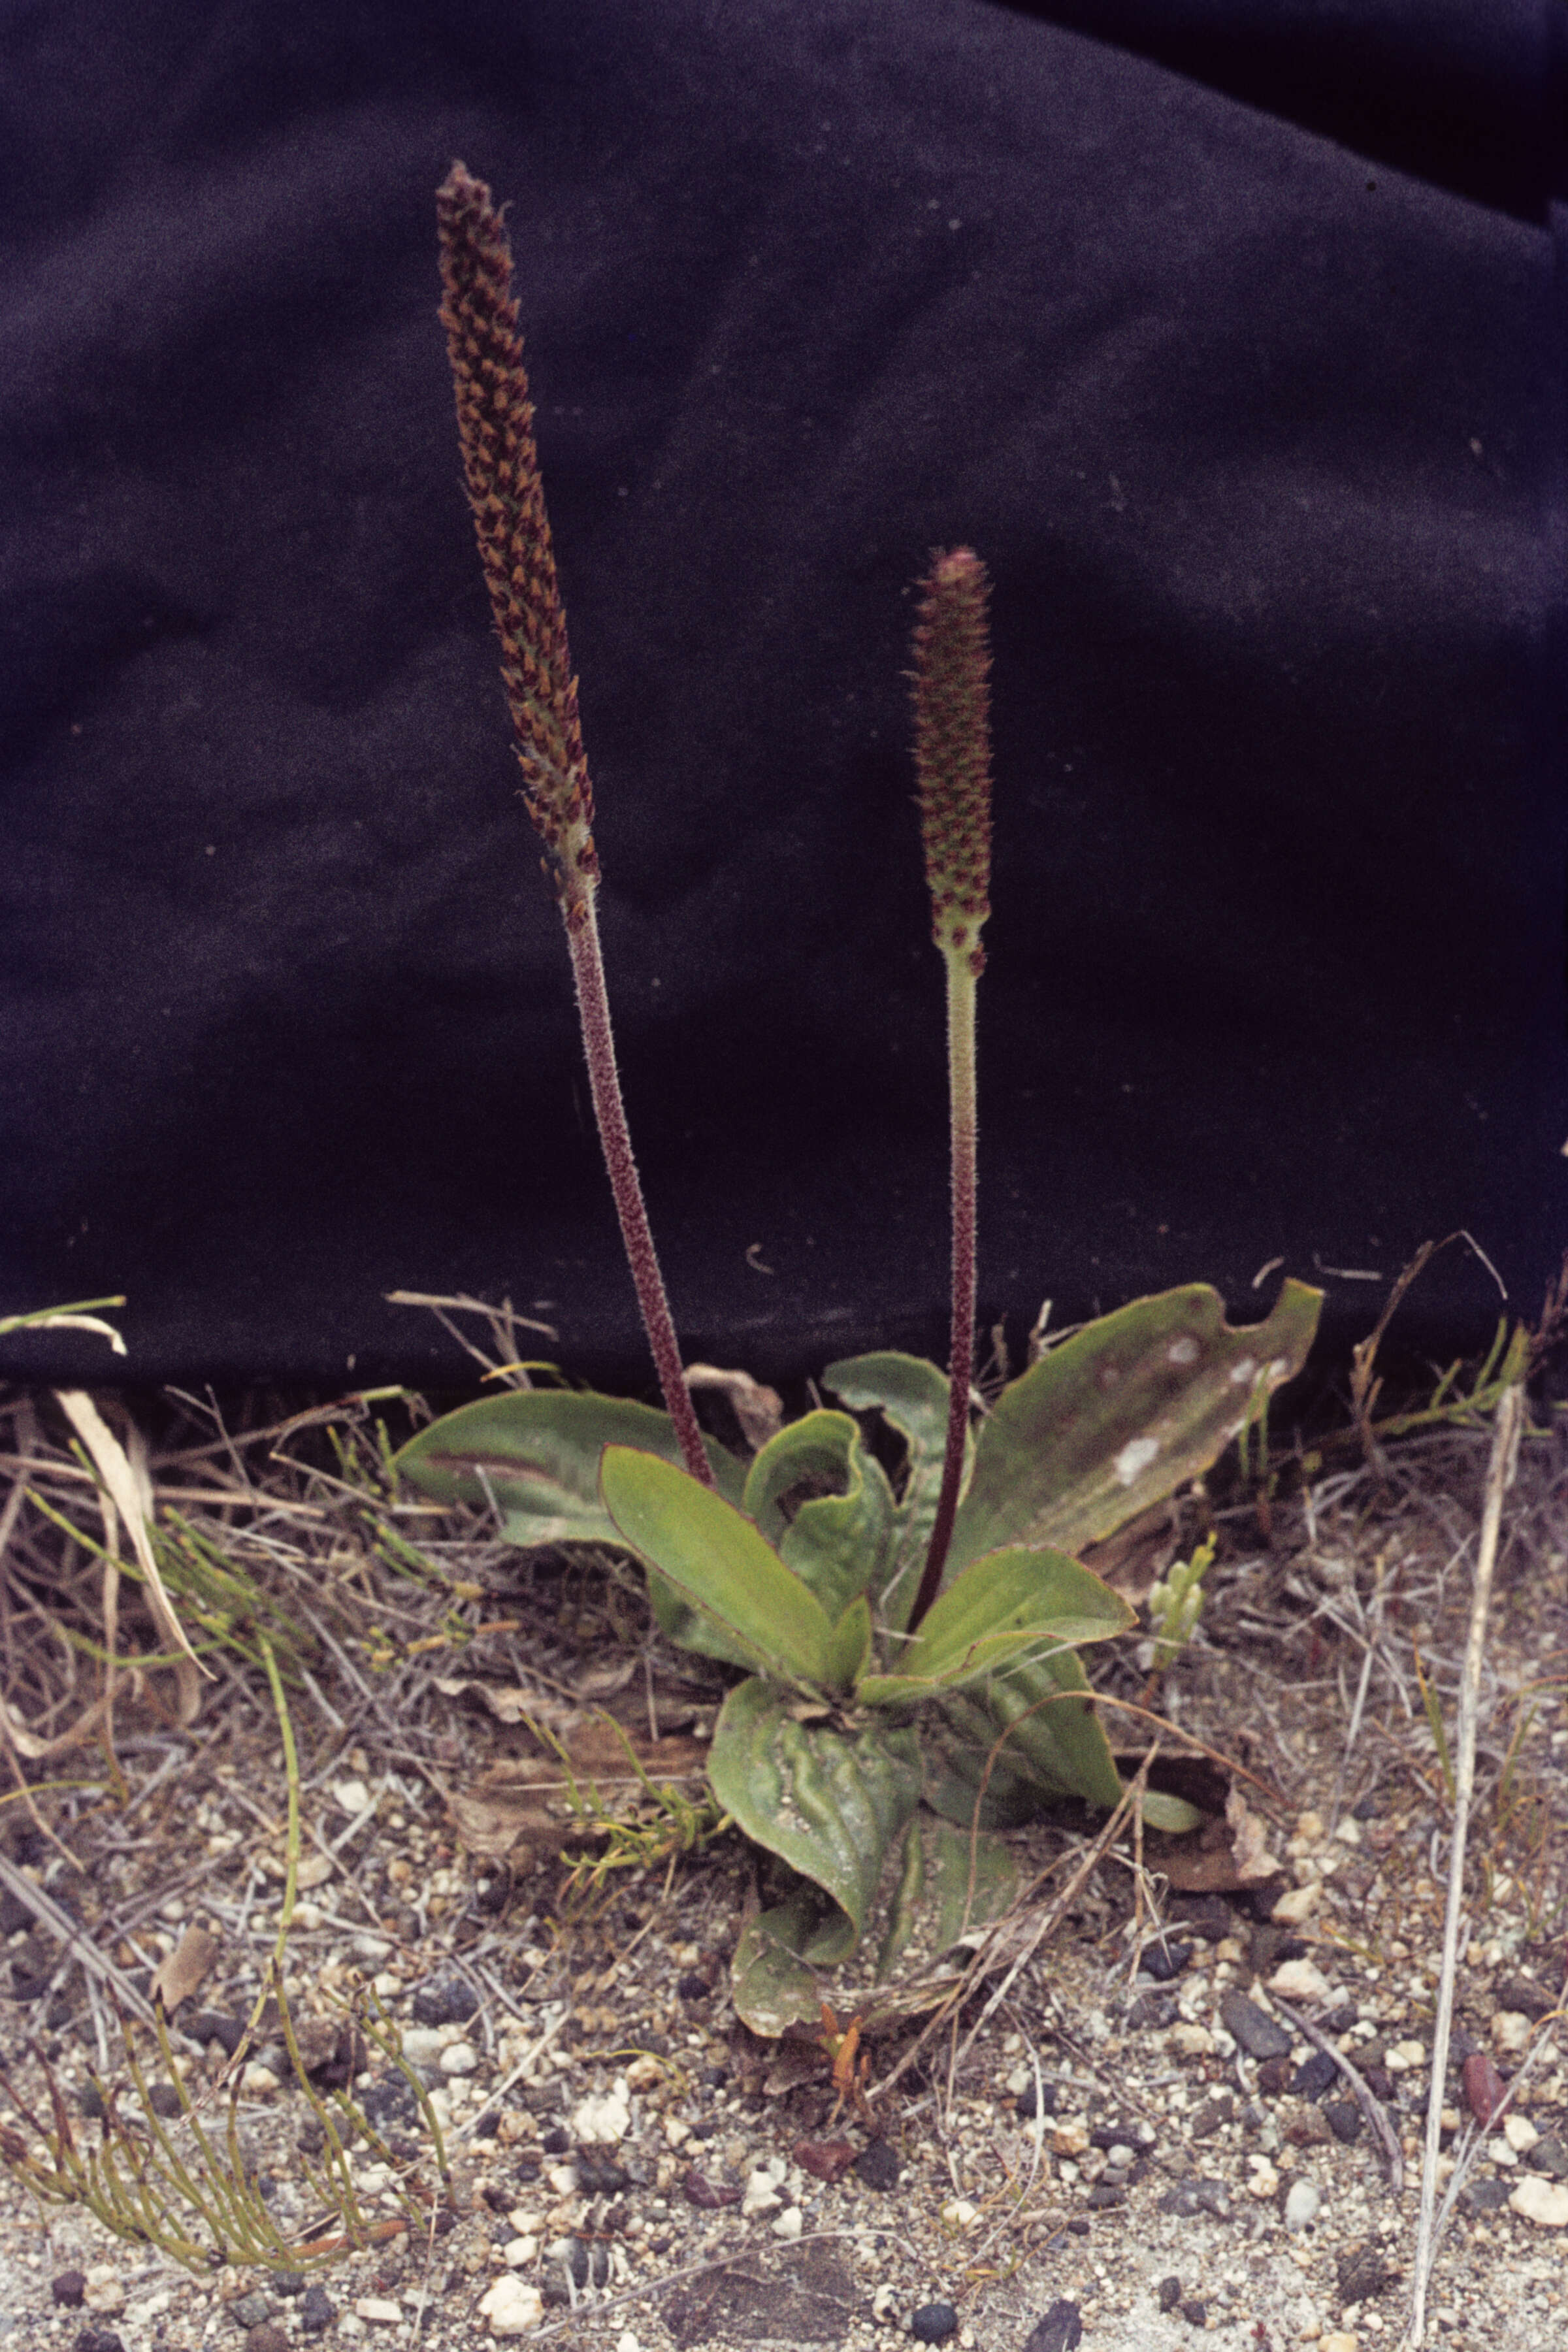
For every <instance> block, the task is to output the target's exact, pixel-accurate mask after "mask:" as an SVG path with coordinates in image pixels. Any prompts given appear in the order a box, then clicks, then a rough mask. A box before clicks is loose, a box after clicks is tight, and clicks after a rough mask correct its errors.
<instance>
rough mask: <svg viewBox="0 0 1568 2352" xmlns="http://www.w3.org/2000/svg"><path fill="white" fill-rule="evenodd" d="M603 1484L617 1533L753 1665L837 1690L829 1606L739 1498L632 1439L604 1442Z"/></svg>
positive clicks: (781, 1676) (789, 1678) (792, 1679)
mask: <svg viewBox="0 0 1568 2352" xmlns="http://www.w3.org/2000/svg"><path fill="white" fill-rule="evenodd" d="M599 1484H600V1489H601V1492H602V1493H603V1495H604V1498H605V1509H606V1510H607V1511H608V1513H609V1515H610V1518H611V1520H612V1521H613V1523H614V1526H615V1530H616V1540H617V1541H619V1542H621V1543H624V1544H626V1545H628V1546H629V1548H630V1549H632V1550H633V1551H635V1552H637V1553H638V1554H640V1556H641V1557H642V1558H643V1559H647V1560H649V1561H651V1562H652V1563H653V1565H654V1566H655V1567H656V1568H657V1569H658V1571H659V1573H660V1575H662V1576H664V1577H667V1578H668V1580H669V1582H670V1583H671V1584H672V1585H673V1586H674V1587H675V1590H676V1591H677V1592H678V1593H679V1597H680V1599H681V1600H682V1601H685V1602H686V1604H687V1605H688V1607H689V1608H691V1609H695V1610H696V1611H697V1612H699V1613H700V1615H701V1616H702V1617H704V1618H706V1619H708V1620H709V1621H710V1622H711V1623H713V1624H714V1625H716V1626H718V1628H719V1629H720V1630H721V1633H724V1634H725V1635H726V1636H727V1637H728V1638H729V1639H730V1640H731V1641H732V1642H733V1643H734V1644H735V1646H736V1648H737V1649H738V1650H739V1651H740V1652H741V1654H742V1656H743V1657H744V1659H745V1662H746V1663H747V1664H749V1665H751V1666H752V1668H753V1669H754V1670H756V1671H757V1672H760V1673H762V1674H764V1675H771V1676H773V1677H774V1678H775V1679H777V1680H781V1681H786V1682H795V1683H805V1684H807V1685H812V1686H814V1687H815V1688H816V1689H818V1690H822V1689H827V1688H829V1687H831V1674H832V1667H833V1663H834V1648H833V1627H832V1625H831V1624H830V1622H828V1618H827V1615H826V1612H825V1611H824V1610H823V1609H822V1607H821V1606H820V1604H819V1603H818V1602H817V1601H815V1600H814V1599H813V1598H812V1596H811V1594H810V1593H809V1592H808V1591H806V1589H805V1585H804V1584H803V1583H802V1582H801V1580H800V1579H799V1577H798V1576H795V1575H793V1574H792V1573H791V1571H790V1570H788V1569H787V1568H786V1567H785V1566H784V1562H783V1560H782V1559H780V1558H779V1556H778V1554H777V1552H776V1551H774V1550H773V1547H772V1545H771V1544H769V1543H767V1542H765V1541H764V1539H763V1537H762V1536H761V1535H759V1534H758V1532H757V1529H756V1528H754V1527H753V1526H752V1522H751V1520H750V1519H748V1518H747V1517H744V1515H743V1514H742V1512H740V1511H738V1510H737V1509H736V1507H735V1506H734V1504H733V1503H727V1502H725V1500H724V1498H723V1496H721V1495H716V1494H714V1492H713V1491H712V1489H711V1487H709V1486H700V1485H699V1484H698V1482H697V1480H696V1479H695V1478H692V1477H689V1476H688V1475H687V1473H686V1472H685V1471H684V1470H681V1469H679V1468H677V1467H676V1466H675V1465H674V1464H672V1463H668V1462H664V1461H661V1460H660V1459H659V1457H658V1454H643V1453H640V1452H638V1451H637V1449H636V1448H634V1447H632V1446H628V1445H607V1446H606V1447H605V1453H604V1458H603V1461H602V1462H601V1464H600V1467H599Z"/></svg>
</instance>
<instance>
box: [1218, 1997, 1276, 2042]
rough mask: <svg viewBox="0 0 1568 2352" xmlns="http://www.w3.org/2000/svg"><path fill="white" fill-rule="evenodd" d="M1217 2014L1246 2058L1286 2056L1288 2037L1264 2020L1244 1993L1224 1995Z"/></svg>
mask: <svg viewBox="0 0 1568 2352" xmlns="http://www.w3.org/2000/svg"><path fill="white" fill-rule="evenodd" d="M1219 2013H1220V2021H1221V2022H1222V2024H1223V2025H1224V2027H1225V2030H1226V2032H1227V2033H1231V2034H1234V2035H1235V2037H1236V2039H1237V2042H1240V2044H1241V2046H1242V2048H1243V2049H1244V2050H1245V2051H1246V2052H1247V2056H1248V2057H1249V2058H1283V2057H1284V2056H1286V2055H1287V2053H1289V2048H1290V2036H1289V2034H1288V2033H1287V2032H1286V2031H1285V2028H1284V2027H1283V2026H1282V2025H1279V2024H1277V2023H1276V2022H1275V2021H1274V2019H1273V2018H1271V2017H1266V2016H1265V2015H1264V2013H1263V2011H1262V2010H1260V2009H1259V2008H1258V2004H1257V2002H1256V2001H1251V2000H1247V1995H1246V1994H1245V1993H1241V1992H1227V1993H1226V1997H1225V1999H1224V2000H1222V2001H1221V2003H1220V2005H1219Z"/></svg>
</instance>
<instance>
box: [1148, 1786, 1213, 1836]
mask: <svg viewBox="0 0 1568 2352" xmlns="http://www.w3.org/2000/svg"><path fill="white" fill-rule="evenodd" d="M1139 1811H1141V1812H1142V1816H1143V1819H1144V1821H1145V1822H1147V1824H1148V1826H1149V1828H1150V1829H1152V1830H1165V1831H1167V1832H1169V1834H1170V1835H1171V1836H1172V1837H1185V1835H1186V1833H1187V1832H1188V1831H1189V1830H1195V1829H1196V1828H1197V1826H1198V1823H1199V1822H1201V1821H1202V1820H1203V1818H1204V1817H1203V1814H1202V1813H1201V1811H1199V1810H1198V1808H1197V1806H1196V1805H1189V1804H1188V1802H1187V1801H1186V1799H1185V1797H1173V1795H1172V1794H1171V1792H1170V1790H1168V1789H1145V1790H1144V1791H1143V1802H1142V1805H1141V1806H1140V1807H1139Z"/></svg>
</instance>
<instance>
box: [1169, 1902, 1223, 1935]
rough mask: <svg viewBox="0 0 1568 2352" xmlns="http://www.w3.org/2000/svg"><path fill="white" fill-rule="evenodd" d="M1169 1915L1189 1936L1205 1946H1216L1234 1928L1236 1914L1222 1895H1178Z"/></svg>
mask: <svg viewBox="0 0 1568 2352" xmlns="http://www.w3.org/2000/svg"><path fill="white" fill-rule="evenodd" d="M1171 1913H1172V1916H1173V1918H1174V1919H1175V1920H1176V1921H1177V1922H1178V1924H1179V1925H1180V1926H1181V1927H1184V1929H1185V1930H1186V1933H1187V1934H1188V1935H1189V1936H1196V1937H1197V1938H1198V1939H1199V1941H1200V1942H1201V1943H1205V1944H1217V1943H1218V1942H1219V1941H1220V1940H1221V1938H1222V1937H1226V1936H1228V1935H1230V1934H1232V1933H1233V1931H1234V1929H1235V1927H1236V1914H1235V1912H1234V1911H1233V1910H1232V1909H1231V1907H1230V1905H1229V1904H1228V1903H1227V1902H1226V1899H1225V1897H1224V1895H1177V1896H1176V1898H1175V1900H1174V1901H1173V1903H1172V1905H1171Z"/></svg>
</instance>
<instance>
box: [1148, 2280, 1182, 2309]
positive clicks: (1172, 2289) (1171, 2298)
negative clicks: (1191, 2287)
mask: <svg viewBox="0 0 1568 2352" xmlns="http://www.w3.org/2000/svg"><path fill="white" fill-rule="evenodd" d="M1181 2299H1182V2282H1181V2280H1180V2279H1179V2278H1177V2276H1176V2275H1175V2273H1174V2272H1173V2273H1172V2274H1171V2276H1170V2277H1169V2278H1163V2279H1162V2280H1161V2281H1160V2284H1159V2285H1158V2286H1157V2287H1156V2288H1155V2289H1154V2300H1155V2302H1156V2303H1157V2304H1158V2305H1159V2306H1160V2308H1161V2310H1162V2311H1174V2309H1175V2307H1176V2305H1177V2304H1179V2303H1180V2301H1181Z"/></svg>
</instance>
